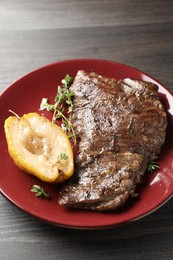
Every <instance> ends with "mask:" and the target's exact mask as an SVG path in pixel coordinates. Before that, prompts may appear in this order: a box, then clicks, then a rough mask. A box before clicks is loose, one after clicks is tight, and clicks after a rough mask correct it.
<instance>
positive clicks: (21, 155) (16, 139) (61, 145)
mask: <svg viewBox="0 0 173 260" xmlns="http://www.w3.org/2000/svg"><path fill="white" fill-rule="evenodd" d="M4 128H5V134H6V139H7V144H8V151H9V154H10V156H11V158H12V159H13V161H14V163H15V164H16V165H17V166H18V167H19V168H20V169H21V170H24V171H26V172H27V173H30V174H32V175H34V176H36V177H37V178H39V179H40V180H42V181H44V182H49V183H58V182H63V181H65V180H66V179H68V178H70V177H71V176H72V174H73V171H74V162H73V152H72V147H71V144H70V141H69V139H68V137H67V135H66V134H65V133H64V131H63V130H62V129H61V127H59V126H57V125H55V124H54V123H52V122H50V121H49V120H48V119H47V118H45V117H43V116H40V115H39V114H37V113H29V114H25V115H23V116H22V117H17V116H10V117H8V118H7V119H6V120H5V124H4Z"/></svg>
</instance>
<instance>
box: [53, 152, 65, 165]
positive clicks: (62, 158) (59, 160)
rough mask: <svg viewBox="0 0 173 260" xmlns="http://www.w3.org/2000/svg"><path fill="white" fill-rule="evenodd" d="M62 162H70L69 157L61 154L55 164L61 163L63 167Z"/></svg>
mask: <svg viewBox="0 0 173 260" xmlns="http://www.w3.org/2000/svg"><path fill="white" fill-rule="evenodd" d="M62 160H68V156H67V155H66V153H60V155H59V156H58V161H57V162H56V163H55V164H57V163H59V164H61V165H62V162H61V161H62Z"/></svg>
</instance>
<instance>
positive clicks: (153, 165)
mask: <svg viewBox="0 0 173 260" xmlns="http://www.w3.org/2000/svg"><path fill="white" fill-rule="evenodd" d="M158 169H160V167H159V165H158V164H157V163H156V162H150V163H149V164H148V166H147V172H149V173H152V172H154V171H156V170H158Z"/></svg>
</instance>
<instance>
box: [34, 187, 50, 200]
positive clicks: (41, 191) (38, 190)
mask: <svg viewBox="0 0 173 260" xmlns="http://www.w3.org/2000/svg"><path fill="white" fill-rule="evenodd" d="M31 191H32V192H35V193H36V194H35V196H36V197H44V198H50V196H49V194H48V193H46V192H45V191H44V189H43V188H41V187H40V186H39V185H36V184H34V185H33V186H32V189H31Z"/></svg>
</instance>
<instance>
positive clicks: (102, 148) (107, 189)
mask: <svg viewBox="0 0 173 260" xmlns="http://www.w3.org/2000/svg"><path fill="white" fill-rule="evenodd" d="M71 91H73V92H74V94H75V96H74V114H73V119H74V122H75V128H76V133H77V136H78V137H79V138H80V142H79V154H78V156H77V158H76V169H77V170H76V175H77V179H75V181H74V182H71V183H69V184H67V185H66V186H65V187H64V188H63V189H62V191H61V192H60V197H59V203H60V204H61V205H65V206H70V207H78V208H87V209H94V210H109V209H115V208H118V207H120V206H122V205H123V204H124V203H125V202H126V200H127V199H128V197H129V196H130V195H131V194H133V193H134V192H135V188H136V185H137V183H139V182H140V181H141V178H142V176H143V174H144V172H145V169H146V166H147V164H148V162H149V161H151V160H154V159H155V158H156V156H157V155H158V154H159V153H160V148H161V146H162V144H163V143H164V140H165V130H166V126H167V118H166V113H165V111H164V108H163V105H162V104H161V102H160V101H159V99H158V88H157V86H156V85H154V84H152V83H149V82H144V81H139V80H132V79H124V80H118V81H117V80H115V79H109V78H105V77H103V76H100V75H98V74H96V73H94V72H92V73H86V72H85V71H79V72H78V73H77V76H76V78H75V80H74V83H73V85H72V86H71ZM134 165H135V166H134ZM124 176H125V177H124Z"/></svg>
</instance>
